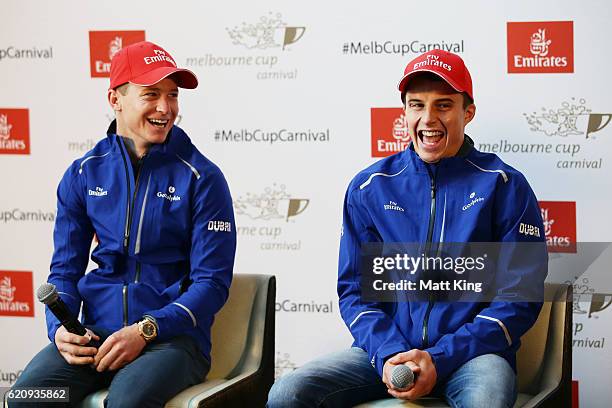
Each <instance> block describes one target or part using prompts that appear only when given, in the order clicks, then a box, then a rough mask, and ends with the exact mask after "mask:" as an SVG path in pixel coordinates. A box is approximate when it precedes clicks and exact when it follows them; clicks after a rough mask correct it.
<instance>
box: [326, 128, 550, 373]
mask: <svg viewBox="0 0 612 408" xmlns="http://www.w3.org/2000/svg"><path fill="white" fill-rule="evenodd" d="M400 209H401V210H403V211H401V210H400ZM521 224H523V227H521ZM525 225H528V226H532V227H535V228H539V231H540V232H541V233H539V234H529V233H526V231H528V230H527V229H525V228H524V226H525ZM536 235H540V236H536ZM544 241H545V237H544V228H543V225H542V218H541V214H540V209H539V206H538V202H537V200H536V197H535V195H534V193H533V191H532V190H531V188H530V187H529V184H528V183H527V181H526V179H525V177H524V176H523V175H522V174H521V173H519V172H518V171H517V170H515V169H513V168H512V167H510V166H508V165H507V164H505V163H504V162H502V161H501V159H499V157H497V156H496V155H494V154H490V153H482V152H479V151H477V150H476V149H475V148H474V147H473V142H472V141H471V139H469V137H467V136H466V137H465V141H464V144H463V146H462V148H461V149H460V151H459V153H458V154H457V155H456V156H455V157H451V158H445V159H442V160H441V161H440V162H439V163H437V164H435V165H431V164H427V163H425V162H423V161H422V160H421V159H420V158H419V156H418V155H417V154H416V153H415V151H414V150H413V149H412V145H411V146H410V147H409V148H408V149H406V150H405V151H404V152H401V153H398V154H395V155H393V156H390V157H388V158H385V159H383V160H380V161H378V162H377V163H375V164H373V165H372V166H370V167H368V168H367V169H365V170H363V171H362V172H360V173H359V174H358V175H357V176H356V177H355V178H354V179H353V180H352V182H351V183H350V185H349V188H348V191H347V193H346V197H345V202H344V220H343V233H342V238H341V241H340V257H339V269H338V295H339V302H340V312H341V315H342V318H343V320H344V322H345V323H346V325H347V326H348V328H349V330H350V332H351V334H352V335H353V338H354V345H355V346H357V347H360V348H362V349H363V350H365V351H366V352H367V353H368V355H369V357H370V359H371V362H372V366H374V367H375V368H376V369H377V371H378V373H379V374H380V375H381V376H382V370H383V366H384V363H385V361H386V359H387V358H389V357H390V356H392V355H394V354H397V353H399V352H404V351H409V350H411V349H413V348H416V349H420V350H425V351H427V352H429V353H430V355H431V357H432V360H433V362H434V364H435V366H436V371H437V375H438V381H439V382H440V381H444V380H445V379H447V378H448V376H449V375H450V374H451V373H452V372H453V371H454V370H456V369H457V368H459V367H460V366H461V365H462V364H464V363H466V362H467V361H468V360H470V359H472V358H474V357H477V356H479V355H482V354H488V353H494V354H498V355H500V356H502V357H504V358H505V359H506V360H507V361H508V362H509V363H510V364H511V365H512V367H515V366H516V361H515V360H516V359H515V354H516V350H517V349H518V347H519V345H520V337H521V336H522V335H523V334H524V333H525V332H526V331H527V330H528V329H529V328H530V327H531V326H532V325H533V323H534V322H535V321H536V319H537V317H538V314H539V311H540V309H541V306H542V304H541V302H495V301H493V302H488V303H482V302H479V303H474V302H435V301H434V302H431V301H429V302H395V303H394V302H386V303H385V302H365V301H364V300H363V299H362V297H361V288H360V277H361V276H360V271H359V262H360V260H359V259H360V247H361V245H362V244H363V243H367V242H391V243H399V242H404V243H426V242H432V243H434V244H435V243H440V242H502V243H503V242H544ZM540 248H541V251H539V252H538V253H537V256H536V257H535V259H534V257H529V258H524V257H521V256H520V255H521V254H511V255H512V256H509V257H507V258H506V261H505V262H500V265H497V268H498V271H500V273H503V274H504V276H505V280H506V281H507V282H509V283H510V284H512V283H518V282H521V281H522V280H523V279H527V278H528V279H529V282H530V284H532V285H535V286H537V287H538V288H539V290H540V291H541V292H542V293H543V283H544V279H545V277H546V274H547V261H548V254H547V252H546V247H545V245H544V244H542V245H541V247H540Z"/></svg>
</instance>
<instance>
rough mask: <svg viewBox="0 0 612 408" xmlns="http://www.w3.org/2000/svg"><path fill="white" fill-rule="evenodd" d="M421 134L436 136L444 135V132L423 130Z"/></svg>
mask: <svg viewBox="0 0 612 408" xmlns="http://www.w3.org/2000/svg"><path fill="white" fill-rule="evenodd" d="M421 134H422V135H423V136H427V137H434V136H442V135H444V132H440V131H439V130H421Z"/></svg>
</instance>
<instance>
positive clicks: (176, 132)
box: [106, 119, 187, 154]
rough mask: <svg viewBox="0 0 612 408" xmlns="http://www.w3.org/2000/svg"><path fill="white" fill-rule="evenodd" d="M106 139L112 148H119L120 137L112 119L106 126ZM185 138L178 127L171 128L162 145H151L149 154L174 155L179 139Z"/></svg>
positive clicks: (114, 120) (115, 121) (178, 147)
mask: <svg viewBox="0 0 612 408" xmlns="http://www.w3.org/2000/svg"><path fill="white" fill-rule="evenodd" d="M106 137H107V138H108V139H109V140H110V141H111V144H112V146H113V148H115V147H119V143H121V142H122V141H121V137H122V136H121V135H118V134H117V119H113V121H112V122H111V123H110V124H109V125H108V129H107V130H106ZM184 137H187V135H185V133H184V132H183V131H182V129H180V128H179V127H178V126H176V125H174V126H172V129H170V132H169V133H168V137H166V140H165V141H164V142H163V143H156V144H153V145H152V146H151V147H150V148H149V153H147V154H151V153H153V152H161V153H172V152H174V153H176V152H177V151H178V150H180V145H181V139H183V138H184Z"/></svg>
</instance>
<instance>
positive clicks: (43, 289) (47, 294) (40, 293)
mask: <svg viewBox="0 0 612 408" xmlns="http://www.w3.org/2000/svg"><path fill="white" fill-rule="evenodd" d="M57 296H58V295H57V288H56V287H55V285H54V284H52V283H48V282H45V283H43V284H42V285H40V287H39V288H38V290H37V291H36V297H37V298H38V300H39V301H40V302H42V303H44V304H45V305H48V304H49V303H51V302H53V301H54V300H55V299H57Z"/></svg>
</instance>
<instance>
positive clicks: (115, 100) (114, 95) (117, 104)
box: [106, 89, 121, 112]
mask: <svg viewBox="0 0 612 408" xmlns="http://www.w3.org/2000/svg"><path fill="white" fill-rule="evenodd" d="M106 96H107V98H108V104H109V105H110V107H111V108H112V109H113V110H114V111H115V112H120V111H121V98H120V96H119V92H117V90H116V89H109V90H108V93H107V95H106Z"/></svg>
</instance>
